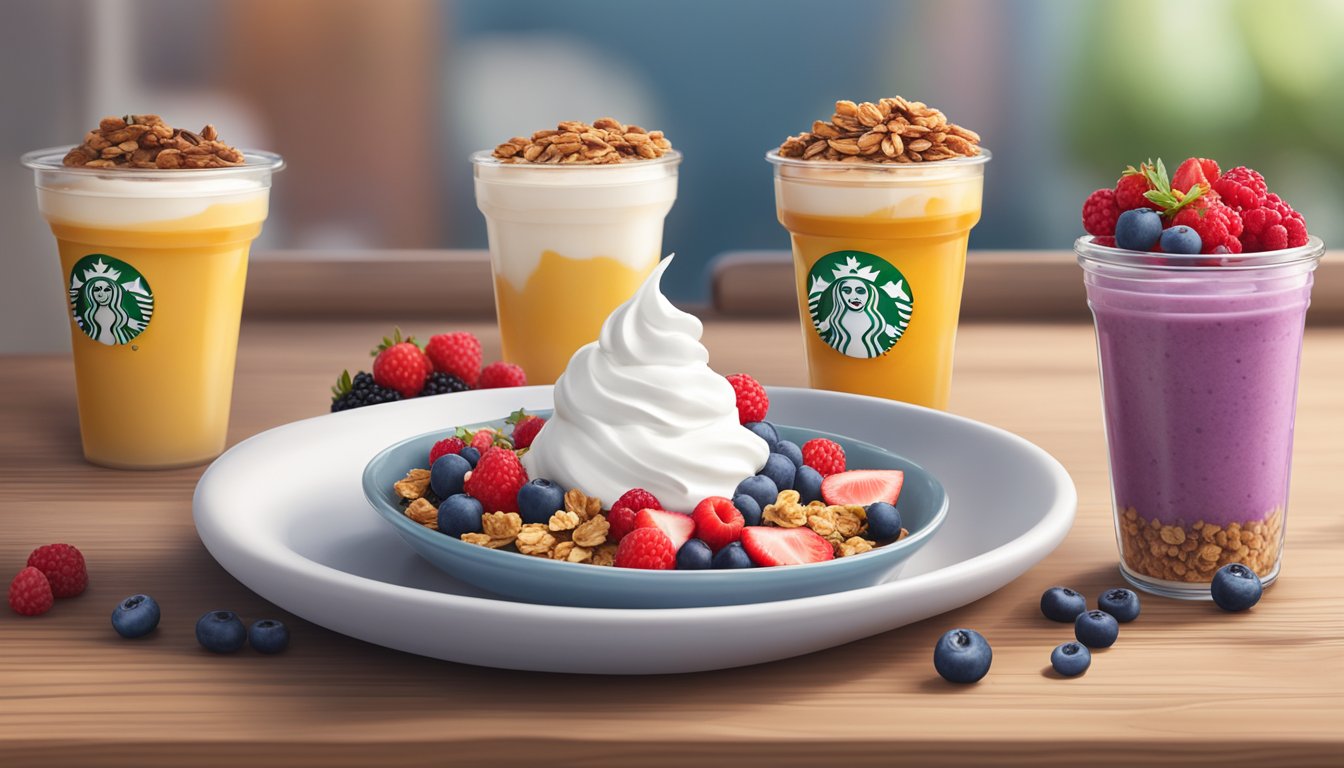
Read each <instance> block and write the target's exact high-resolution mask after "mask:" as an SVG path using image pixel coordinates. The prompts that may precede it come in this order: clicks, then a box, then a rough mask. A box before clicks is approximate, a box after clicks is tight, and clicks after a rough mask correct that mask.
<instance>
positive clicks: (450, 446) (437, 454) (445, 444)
mask: <svg viewBox="0 0 1344 768" xmlns="http://www.w3.org/2000/svg"><path fill="white" fill-rule="evenodd" d="M466 447H467V444H466V442H465V441H463V440H462V438H460V437H449V438H445V439H443V440H440V441H439V442H437V443H435V444H434V447H433V448H430V449H429V466H431V467H432V466H434V462H436V461H438V460H439V459H441V458H443V457H444V456H447V455H448V454H450V453H461V452H462V449H463V448H466Z"/></svg>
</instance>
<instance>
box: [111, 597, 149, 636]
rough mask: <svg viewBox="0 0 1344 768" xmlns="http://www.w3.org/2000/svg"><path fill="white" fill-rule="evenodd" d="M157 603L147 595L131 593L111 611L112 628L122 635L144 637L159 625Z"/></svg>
mask: <svg viewBox="0 0 1344 768" xmlns="http://www.w3.org/2000/svg"><path fill="white" fill-rule="evenodd" d="M160 615H161V614H160V612H159V604H158V603H156V602H155V601H154V598H152V597H150V596H149V595H131V596H130V597H128V598H126V599H125V600H122V601H121V602H120V603H117V607H116V609H115V610H113V611H112V628H113V629H115V630H117V634H118V635H121V636H122V637H144V636H145V635H148V634H149V633H150V632H153V631H154V628H155V627H157V626H159V616H160Z"/></svg>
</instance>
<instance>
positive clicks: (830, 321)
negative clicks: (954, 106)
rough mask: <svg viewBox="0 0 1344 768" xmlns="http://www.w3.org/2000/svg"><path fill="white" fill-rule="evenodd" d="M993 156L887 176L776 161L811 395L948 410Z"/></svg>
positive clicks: (883, 170)
mask: <svg viewBox="0 0 1344 768" xmlns="http://www.w3.org/2000/svg"><path fill="white" fill-rule="evenodd" d="M989 158H990V153H989V151H988V150H985V149H983V148H982V149H980V153H979V154H978V155H975V156H972V157H961V158H953V159H946V160H939V161H936V162H925V163H907V164H896V163H890V164H886V163H884V164H877V163H863V162H853V163H851V162H839V161H818V160H802V159H797V158H788V157H782V156H780V154H779V152H778V151H772V152H770V153H769V154H767V155H766V159H767V160H768V161H770V163H771V164H773V165H774V169H775V205H776V209H777V212H778V215H779V223H781V224H783V225H784V227H785V229H787V230H788V231H789V235H790V236H791V238H792V241H793V267H794V275H795V278H796V283H797V289H798V312H799V315H800V316H801V318H802V323H803V337H804V339H805V347H806V352H807V369H808V376H809V378H810V380H811V384H812V386H813V387H816V388H819V389H832V390H840V391H843V392H853V393H857V394H862V395H874V396H877V397H885V398H889V399H892V400H903V401H905V402H908V403H915V404H917V405H925V406H929V407H932V408H946V407H947V398H948V393H949V390H950V388H951V382H952V351H953V348H954V346H955V344H956V338H957V320H958V317H959V315H960V312H961V287H962V278H963V277H964V275H965V273H966V244H967V240H968V238H969V237H970V232H971V228H972V227H974V226H975V224H976V222H978V221H979V220H980V200H981V192H982V190H983V187H984V174H985V163H987V162H988V161H989Z"/></svg>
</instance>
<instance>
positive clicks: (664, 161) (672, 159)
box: [470, 149, 682, 172]
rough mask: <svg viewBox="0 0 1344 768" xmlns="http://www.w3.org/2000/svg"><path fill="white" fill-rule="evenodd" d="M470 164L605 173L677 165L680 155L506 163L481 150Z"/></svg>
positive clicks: (491, 152) (474, 154)
mask: <svg viewBox="0 0 1344 768" xmlns="http://www.w3.org/2000/svg"><path fill="white" fill-rule="evenodd" d="M470 159H471V164H472V165H474V166H489V167H491V168H519V169H526V170H540V171H546V172H552V171H607V172H614V171H617V170H627V171H628V170H630V169H631V168H649V167H653V166H660V165H678V164H680V163H681V159H682V154H681V153H680V152H678V151H677V150H675V149H669V150H666V151H665V152H663V154H662V155H661V156H659V157H655V158H651V159H649V158H640V159H639V160H631V161H623V162H619V163H563V164H562V163H529V162H521V163H506V162H504V161H503V160H501V159H499V158H498V157H495V155H494V150H492V149H482V150H479V151H476V152H472V153H471V156H470Z"/></svg>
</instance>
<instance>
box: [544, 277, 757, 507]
mask: <svg viewBox="0 0 1344 768" xmlns="http://www.w3.org/2000/svg"><path fill="white" fill-rule="evenodd" d="M671 263H672V257H671V256H669V257H667V258H666V259H664V260H663V261H662V262H660V263H659V264H658V266H657V267H655V268H654V270H653V273H652V274H650V275H649V277H648V278H647V279H646V280H645V281H644V284H643V285H641V286H640V287H639V289H638V290H637V291H635V295H634V296H632V297H631V298H630V300H629V301H627V302H625V303H624V304H622V305H621V306H619V307H617V308H616V310H615V311H614V312H612V313H611V315H610V316H608V317H607V320H606V322H605V323H603V325H602V333H601V335H600V336H599V337H598V340H597V341H595V342H591V343H589V344H586V345H584V346H583V347H581V348H580V349H579V351H577V352H575V353H574V356H573V357H572V358H570V360H569V366H568V367H567V368H566V369H565V372H564V374H562V375H561V376H560V379H559V381H557V382H556V384H555V414H554V415H553V416H552V417H551V418H550V420H549V421H548V422H547V423H546V426H545V427H544V428H542V430H541V432H540V433H538V434H537V437H536V440H535V441H533V443H532V447H531V448H530V449H529V450H528V452H527V453H526V454H524V455H523V459H522V461H523V466H524V467H525V468H526V469H527V472H528V475H529V476H530V477H544V478H547V479H550V480H552V481H554V482H556V483H559V484H561V485H563V486H564V487H566V488H581V489H583V491H584V492H585V493H587V494H588V495H590V496H597V497H600V498H601V499H602V501H603V503H604V505H610V504H611V503H613V502H614V501H616V499H617V498H618V497H620V495H621V494H623V493H625V492H626V491H628V490H630V489H631V488H643V489H645V490H647V491H649V492H650V493H652V494H653V495H654V496H656V497H658V500H659V501H660V502H661V503H662V505H663V506H664V507H665V508H667V509H669V510H673V511H676V512H684V513H688V514H689V513H690V512H691V510H692V509H694V508H695V505H696V504H698V503H699V502H700V500H701V499H704V498H705V497H707V496H732V492H733V490H734V488H736V487H737V484H738V483H739V482H741V481H742V479H743V478H745V477H748V476H750V475H753V474H755V473H756V472H757V471H758V470H759V469H760V468H761V467H762V466H764V465H765V460H766V458H767V457H768V456H769V449H768V448H767V447H766V444H765V441H764V440H761V439H760V438H759V437H757V436H756V435H755V434H753V433H752V432H751V431H750V430H748V429H746V428H744V427H743V426H742V425H741V424H740V423H738V417H737V398H736V395H734V393H733V387H732V385H731V384H729V383H728V381H727V379H725V378H724V377H723V376H720V375H719V374H717V373H715V372H714V371H713V370H712V369H710V367H709V351H708V350H706V349H705V347H704V345H702V344H701V343H700V335H701V333H702V332H703V330H704V328H703V326H702V325H701V324H700V320H699V319H698V318H696V317H695V316H694V315H690V314H687V313H685V312H682V311H681V310H679V309H677V308H676V307H674V306H672V302H670V301H668V300H667V297H665V296H663V294H662V292H661V291H660V290H659V287H658V286H659V282H660V280H661V279H662V276H663V272H664V271H665V270H666V269H667V266H668V265H669V264H671Z"/></svg>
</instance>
